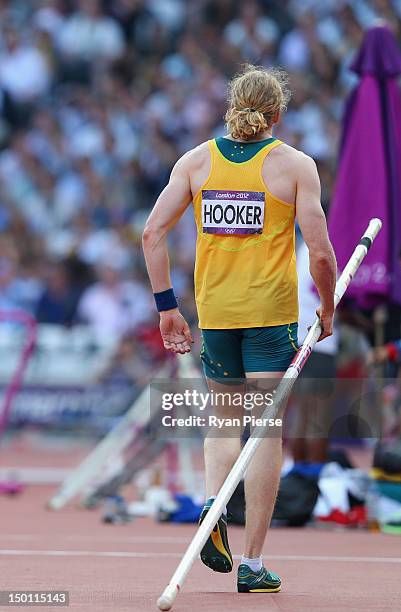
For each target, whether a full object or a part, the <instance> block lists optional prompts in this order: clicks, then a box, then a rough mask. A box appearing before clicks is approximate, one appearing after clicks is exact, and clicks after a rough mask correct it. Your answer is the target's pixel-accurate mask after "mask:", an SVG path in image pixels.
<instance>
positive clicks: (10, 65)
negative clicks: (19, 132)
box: [0, 28, 52, 126]
mask: <svg viewBox="0 0 401 612" xmlns="http://www.w3.org/2000/svg"><path fill="white" fill-rule="evenodd" d="M3 40H4V49H3V52H2V53H1V55H0V87H1V88H2V89H3V92H4V94H5V100H4V112H5V115H6V118H7V120H8V121H9V122H10V123H11V124H12V125H15V126H26V125H27V123H28V121H29V117H30V113H31V112H32V109H33V104H34V102H35V101H37V99H38V98H39V97H40V96H42V95H43V94H44V93H46V92H47V90H48V89H49V87H50V83H51V76H52V75H51V70H50V66H49V64H48V62H47V60H46V57H45V56H44V55H43V53H42V52H41V51H40V50H39V49H38V48H37V46H36V45H35V44H33V42H32V41H31V42H30V43H27V42H25V41H23V40H22V38H21V35H20V33H19V32H18V31H17V30H16V29H12V28H4V29H3Z"/></svg>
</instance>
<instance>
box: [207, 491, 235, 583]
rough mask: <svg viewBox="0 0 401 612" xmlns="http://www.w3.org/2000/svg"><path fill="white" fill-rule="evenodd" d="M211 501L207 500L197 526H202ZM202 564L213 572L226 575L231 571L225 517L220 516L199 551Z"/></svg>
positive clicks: (231, 564)
mask: <svg viewBox="0 0 401 612" xmlns="http://www.w3.org/2000/svg"><path fill="white" fill-rule="evenodd" d="M213 501H214V500H213V499H208V500H207V502H206V504H205V506H204V508H203V510H202V513H201V516H200V519H199V525H201V524H202V522H203V520H204V518H205V516H206V514H207V513H208V512H209V510H210V508H211V506H212V504H213ZM200 556H201V559H202V562H203V563H204V564H205V565H207V567H210V569H212V570H213V571H214V572H221V573H223V574H228V573H229V572H231V571H232V569H233V558H232V555H231V551H230V546H229V544H228V537H227V516H226V515H225V514H222V515H221V517H220V518H219V520H218V522H217V525H215V526H214V529H213V531H212V533H211V534H210V536H209V537H208V539H207V542H206V544H205V545H204V547H203V548H202V550H201V555H200Z"/></svg>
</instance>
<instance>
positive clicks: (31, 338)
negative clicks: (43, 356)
mask: <svg viewBox="0 0 401 612" xmlns="http://www.w3.org/2000/svg"><path fill="white" fill-rule="evenodd" d="M4 322H9V323H17V324H19V325H22V326H23V327H25V330H26V340H25V345H24V347H23V350H22V355H21V359H20V361H19V363H18V366H17V368H16V370H15V372H14V375H13V376H12V378H11V380H10V383H9V385H8V386H7V389H6V392H5V395H4V401H3V406H2V408H1V409H0V438H1V436H2V435H3V434H4V433H5V431H6V428H7V424H8V422H9V419H10V414H11V409H12V405H13V401H14V399H15V396H16V395H17V393H18V391H19V390H20V388H21V385H22V381H23V377H24V374H25V371H26V368H27V366H28V363H29V360H30V358H31V356H32V354H33V350H34V348H35V342H36V332H37V325H36V320H35V319H34V318H33V317H32V315H30V314H29V313H27V312H25V311H23V310H10V311H3V310H2V311H0V323H4ZM17 489H19V486H17V485H15V484H14V483H9V482H3V483H2V482H0V493H2V492H3V493H9V492H16V491H17Z"/></svg>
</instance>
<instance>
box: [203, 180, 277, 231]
mask: <svg viewBox="0 0 401 612" xmlns="http://www.w3.org/2000/svg"><path fill="white" fill-rule="evenodd" d="M264 215H265V194H264V192H263V191H228V190H224V189H222V190H220V191H219V190H212V189H209V190H204V191H202V228H203V233H204V234H223V235H225V236H226V235H246V234H261V233H262V231H263V223H264Z"/></svg>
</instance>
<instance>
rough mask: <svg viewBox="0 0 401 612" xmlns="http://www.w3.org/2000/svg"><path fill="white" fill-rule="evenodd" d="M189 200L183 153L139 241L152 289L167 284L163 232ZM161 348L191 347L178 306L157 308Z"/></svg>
mask: <svg viewBox="0 0 401 612" xmlns="http://www.w3.org/2000/svg"><path fill="white" fill-rule="evenodd" d="M191 200H192V194H191V187H190V182H189V172H188V165H187V161H186V156H185V155H184V157H182V158H181V159H180V160H178V162H177V163H176V165H175V166H174V168H173V171H172V173H171V176H170V181H169V183H168V185H167V186H166V187H165V188H164V189H163V191H162V192H161V194H160V195H159V197H158V199H157V201H156V204H155V206H154V208H153V210H152V212H151V214H150V216H149V218H148V220H147V223H146V226H145V229H144V232H143V236H142V245H143V252H144V255H145V261H146V267H147V270H148V274H149V279H150V282H151V285H152V289H153V292H154V293H159V292H160V291H165V290H166V289H170V288H171V280H170V261H169V257H168V249H167V236H168V233H169V231H170V230H171V229H172V228H173V227H174V225H175V224H176V223H177V221H178V220H179V218H180V217H181V216H182V214H183V213H184V212H185V210H186V208H187V207H188V205H189V204H190V202H191ZM160 333H161V335H162V338H163V342H164V348H166V349H167V350H170V351H172V352H174V353H186V352H188V351H190V350H191V342H192V337H191V332H190V330H189V327H188V324H187V322H186V321H185V319H184V317H183V316H182V315H181V313H180V311H179V310H178V308H173V309H171V310H165V311H162V312H160Z"/></svg>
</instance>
